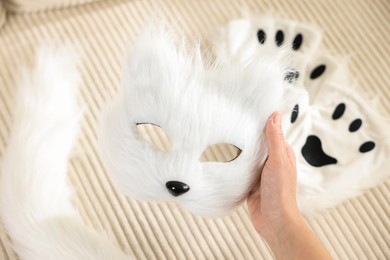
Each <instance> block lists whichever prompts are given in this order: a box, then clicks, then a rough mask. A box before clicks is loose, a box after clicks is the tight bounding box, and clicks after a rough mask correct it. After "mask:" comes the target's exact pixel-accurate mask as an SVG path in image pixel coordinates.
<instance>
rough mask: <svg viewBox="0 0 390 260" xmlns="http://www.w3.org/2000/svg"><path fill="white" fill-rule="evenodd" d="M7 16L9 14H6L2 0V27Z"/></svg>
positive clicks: (0, 6) (0, 10)
mask: <svg viewBox="0 0 390 260" xmlns="http://www.w3.org/2000/svg"><path fill="white" fill-rule="evenodd" d="M6 17H7V16H6V12H5V8H4V5H3V2H0V28H1V27H2V26H3V25H4V23H5V20H6Z"/></svg>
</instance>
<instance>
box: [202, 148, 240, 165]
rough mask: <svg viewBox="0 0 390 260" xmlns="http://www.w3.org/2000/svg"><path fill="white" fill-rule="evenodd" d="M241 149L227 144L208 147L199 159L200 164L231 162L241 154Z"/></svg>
mask: <svg viewBox="0 0 390 260" xmlns="http://www.w3.org/2000/svg"><path fill="white" fill-rule="evenodd" d="M241 152H242V151H241V149H240V148H238V147H237V146H235V145H232V144H228V143H217V144H213V145H210V146H208V147H207V148H206V149H205V150H204V151H203V153H202V155H201V156H200V158H199V161H200V162H224V163H226V162H231V161H233V160H235V159H237V157H238V156H240V154H241Z"/></svg>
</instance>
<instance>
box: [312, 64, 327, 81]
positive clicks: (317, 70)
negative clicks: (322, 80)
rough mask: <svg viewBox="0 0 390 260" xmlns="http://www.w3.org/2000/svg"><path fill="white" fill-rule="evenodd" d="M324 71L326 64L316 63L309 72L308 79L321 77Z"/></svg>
mask: <svg viewBox="0 0 390 260" xmlns="http://www.w3.org/2000/svg"><path fill="white" fill-rule="evenodd" d="M325 71H326V65H325V64H321V65H318V66H317V67H315V68H314V69H313V70H312V72H311V73H310V79H317V78H319V77H321V76H322V74H324V72H325Z"/></svg>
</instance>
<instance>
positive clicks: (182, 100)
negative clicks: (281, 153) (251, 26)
mask: <svg viewBox="0 0 390 260" xmlns="http://www.w3.org/2000/svg"><path fill="white" fill-rule="evenodd" d="M173 38H174V37H172V35H171V34H170V33H168V32H167V31H165V30H163V29H161V28H160V29H149V30H147V31H146V32H145V33H144V34H143V35H141V37H140V38H139V40H138V41H137V42H136V44H135V46H134V49H133V51H132V54H131V55H130V56H129V57H128V59H127V61H126V65H125V69H124V77H123V83H122V89H121V90H120V93H119V95H118V97H117V99H116V100H115V102H114V104H113V105H112V107H111V109H110V110H109V111H108V113H107V114H106V117H105V120H104V122H103V131H102V136H101V137H102V138H101V148H102V153H103V157H104V159H105V160H106V164H107V166H108V170H109V172H110V174H111V175H112V176H113V179H114V180H115V181H116V184H117V185H118V187H119V188H120V189H121V190H122V191H123V192H124V193H125V194H126V195H129V196H131V197H133V198H136V199H139V200H153V201H157V200H158V201H161V200H162V201H170V200H174V201H176V202H177V203H179V204H180V205H182V206H184V207H185V208H187V209H188V210H190V211H191V212H193V213H196V214H199V215H203V216H221V215H224V214H226V213H227V212H228V211H229V210H231V209H232V208H233V207H235V206H236V205H237V204H239V203H240V202H241V201H242V200H243V199H244V198H245V197H246V195H247V193H248V191H249V189H250V188H251V187H250V186H251V184H252V183H253V181H254V179H255V178H257V177H258V176H254V171H253V168H254V167H256V164H255V161H256V158H257V155H258V154H260V161H261V160H263V161H264V159H265V154H266V147H265V146H264V145H263V146H262V145H259V140H261V138H262V137H261V134H262V130H263V126H264V124H265V122H266V121H267V119H268V117H269V115H270V114H271V113H272V112H273V111H274V110H275V109H277V107H278V106H279V105H280V102H281V99H282V95H283V90H284V81H283V78H284V74H285V71H284V70H283V68H282V66H280V65H279V63H278V58H275V56H273V60H272V59H270V58H267V57H261V58H259V57H252V58H251V59H247V60H244V61H241V62H239V63H238V62H236V63H235V64H234V65H232V64H231V63H228V62H226V63H225V64H213V65H205V64H204V63H203V61H202V58H201V55H200V51H199V48H198V47H196V48H194V50H193V51H191V52H188V51H187V50H186V49H185V47H184V44H183V43H182V42H180V44H178V46H180V47H177V45H176V44H175V40H174V39H173ZM139 124H150V125H154V126H156V127H157V126H159V127H160V128H161V129H162V131H163V132H164V133H165V135H166V136H167V138H168V139H169V140H170V147H169V148H168V149H166V151H162V150H160V149H158V148H157V147H155V146H153V145H151V144H150V143H149V142H147V141H145V140H144V139H143V138H141V136H140V134H139V132H138V131H137V125H139ZM220 143H226V144H230V146H231V147H236V148H238V149H237V151H238V152H236V153H235V154H233V156H232V158H231V159H232V160H231V161H228V162H213V161H204V160H203V159H202V160H201V158H204V157H202V154H203V153H204V151H205V150H206V149H207V148H208V147H209V146H212V145H217V144H220ZM258 163H260V162H257V165H258Z"/></svg>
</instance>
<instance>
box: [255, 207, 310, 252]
mask: <svg viewBox="0 0 390 260" xmlns="http://www.w3.org/2000/svg"><path fill="white" fill-rule="evenodd" d="M306 226H307V225H306V223H305V220H304V218H303V216H302V215H301V213H300V212H299V210H298V209H296V210H295V209H294V210H291V209H290V210H288V211H285V212H283V213H282V214H280V217H278V218H275V219H274V220H273V221H271V222H270V225H269V226H268V227H267V228H266V229H264V230H263V232H262V234H261V235H262V236H263V238H264V239H265V241H266V242H267V244H268V245H269V246H270V248H271V249H272V251H273V252H282V251H285V250H288V249H289V247H290V246H291V242H293V241H294V240H295V239H296V236H297V235H299V234H300V233H301V232H302V231H303V230H305V228H306Z"/></svg>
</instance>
